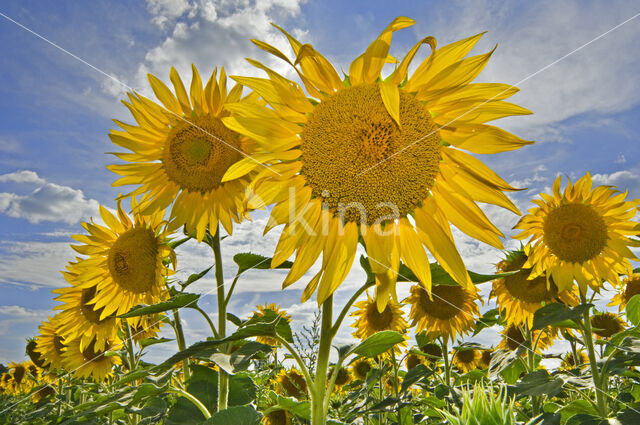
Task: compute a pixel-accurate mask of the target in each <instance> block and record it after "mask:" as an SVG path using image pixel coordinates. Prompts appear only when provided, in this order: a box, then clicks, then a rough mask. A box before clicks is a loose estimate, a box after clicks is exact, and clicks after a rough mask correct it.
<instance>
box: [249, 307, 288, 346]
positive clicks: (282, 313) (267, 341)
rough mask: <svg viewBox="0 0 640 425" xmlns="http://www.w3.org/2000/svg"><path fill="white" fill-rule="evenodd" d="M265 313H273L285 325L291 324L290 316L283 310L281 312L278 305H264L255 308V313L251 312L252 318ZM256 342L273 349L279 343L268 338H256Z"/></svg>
mask: <svg viewBox="0 0 640 425" xmlns="http://www.w3.org/2000/svg"><path fill="white" fill-rule="evenodd" d="M267 312H272V313H275V314H276V316H278V317H281V318H283V319H284V320H286V321H287V323H291V315H290V314H287V312H286V311H285V310H281V309H280V306H279V305H277V304H273V303H271V304H267V303H265V305H259V306H257V307H256V311H254V312H253V317H261V316H264V315H265V314H266V313H267ZM256 341H258V342H261V343H262V344H267V345H272V346H274V347H278V346H279V345H280V341H278V340H277V339H275V338H272V337H269V336H258V337H257V338H256Z"/></svg>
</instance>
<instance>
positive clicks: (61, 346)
mask: <svg viewBox="0 0 640 425" xmlns="http://www.w3.org/2000/svg"><path fill="white" fill-rule="evenodd" d="M60 316H61V314H60V313H58V314H56V315H55V316H54V317H53V318H51V317H49V320H47V321H45V322H42V324H40V326H39V327H38V329H39V330H40V333H39V334H38V336H37V337H36V347H35V351H36V352H37V353H38V354H40V355H41V356H42V358H43V360H44V365H45V366H46V367H47V368H48V369H49V370H59V369H62V355H63V353H64V350H65V348H66V345H65V343H64V337H63V336H62V334H61V332H60V330H59V329H60Z"/></svg>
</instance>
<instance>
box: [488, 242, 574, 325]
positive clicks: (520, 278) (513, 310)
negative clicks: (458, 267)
mask: <svg viewBox="0 0 640 425" xmlns="http://www.w3.org/2000/svg"><path fill="white" fill-rule="evenodd" d="M526 261H527V255H526V254H525V253H524V252H523V251H522V250H519V251H514V252H510V253H509V254H508V255H507V258H506V259H505V260H502V261H501V262H500V263H498V265H497V270H498V272H499V273H503V272H513V271H517V273H515V274H512V275H509V276H506V277H503V278H500V279H496V280H494V281H493V288H492V290H491V295H490V298H494V297H495V298H496V299H497V304H498V308H500V310H502V311H504V312H505V313H506V318H507V322H508V323H509V324H514V325H519V324H521V323H524V324H526V325H527V326H529V327H531V326H532V324H533V315H534V313H535V312H536V311H538V310H539V309H541V308H542V307H544V306H545V305H546V304H549V303H552V302H555V301H556V300H558V301H560V302H562V303H564V304H567V305H570V306H575V305H578V303H579V302H580V301H579V299H578V297H577V296H576V294H574V293H572V291H571V290H566V291H561V292H560V291H558V287H557V286H556V284H555V283H554V282H553V279H552V278H550V279H549V280H548V281H547V278H546V277H545V276H538V277H536V278H533V279H529V275H530V273H531V269H525V268H523V267H522V266H523V264H524V263H525V262H526Z"/></svg>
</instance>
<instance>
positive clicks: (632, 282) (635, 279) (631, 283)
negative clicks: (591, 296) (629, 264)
mask: <svg viewBox="0 0 640 425" xmlns="http://www.w3.org/2000/svg"><path fill="white" fill-rule="evenodd" d="M638 294H640V274H638V273H634V274H632V275H630V276H627V277H626V278H625V279H624V280H623V281H622V285H621V286H620V287H619V289H618V293H617V294H615V295H614V296H613V298H612V299H611V302H610V303H609V304H607V305H609V306H616V305H617V306H618V311H622V310H624V308H625V307H626V306H627V303H628V302H629V300H631V298H633V296H634V295H638Z"/></svg>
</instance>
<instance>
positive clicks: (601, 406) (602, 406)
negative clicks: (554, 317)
mask: <svg viewBox="0 0 640 425" xmlns="http://www.w3.org/2000/svg"><path fill="white" fill-rule="evenodd" d="M580 298H581V299H582V304H583V305H587V300H586V297H585V295H584V294H582V293H581V294H580ZM589 310H590V308H587V309H585V310H584V313H582V317H583V320H582V322H583V323H582V330H583V338H584V344H585V347H586V348H587V354H588V355H589V365H590V366H591V378H592V379H593V385H594V387H595V391H596V402H597V404H598V413H600V415H601V416H602V417H603V418H606V417H607V401H606V400H605V398H604V394H605V392H604V389H603V388H602V387H603V385H602V384H603V383H602V380H601V379H600V371H599V370H598V363H597V360H596V351H595V348H594V344H593V331H592V329H591V317H590V316H589Z"/></svg>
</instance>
